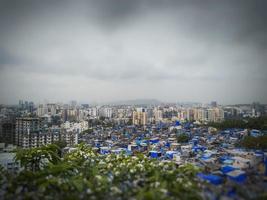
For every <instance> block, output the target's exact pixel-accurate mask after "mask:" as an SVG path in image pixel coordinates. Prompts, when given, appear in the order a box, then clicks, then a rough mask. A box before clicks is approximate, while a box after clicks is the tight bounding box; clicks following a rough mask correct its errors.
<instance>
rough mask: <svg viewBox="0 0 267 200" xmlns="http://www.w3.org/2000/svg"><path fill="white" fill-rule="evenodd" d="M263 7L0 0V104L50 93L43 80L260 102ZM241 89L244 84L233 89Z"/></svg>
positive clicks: (266, 29) (187, 1)
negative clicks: (177, 89)
mask: <svg viewBox="0 0 267 200" xmlns="http://www.w3.org/2000/svg"><path fill="white" fill-rule="evenodd" d="M266 8H267V2H266V1H263V0H255V1H239V0H236V1H232V0H225V1H212V0H205V1H198V0H195V1H194V0H184V1H176V0H165V1H162V0H143V1H142V0H137V1H134V0H133V1H125V0H99V1H85V0H84V1H38V0H37V1H36V0H35V1H15V0H9V1H1V6H0V27H1V29H0V74H2V75H0V83H1V87H0V92H2V93H3V95H1V97H0V102H1V101H2V102H9V101H10V102H15V101H17V100H18V98H25V97H26V96H27V98H31V96H32V98H35V99H43V98H47V99H49V98H52V97H53V95H52V93H53V89H51V88H50V89H49V88H46V87H47V83H53V86H52V87H53V88H55V89H57V90H58V91H62V92H61V93H60V96H61V97H62V98H69V99H73V97H71V95H72V92H71V91H72V90H75V92H76V93H75V95H76V97H77V99H78V100H79V99H82V100H86V98H87V97H88V98H89V96H90V98H92V99H93V100H94V98H95V99H96V100H100V101H101V99H102V98H107V100H113V99H116V98H118V99H119V98H122V99H128V98H134V97H135V98H139V96H135V95H141V96H140V98H141V97H147V98H149V97H150V96H151V97H153V98H159V99H161V98H166V100H168V101H169V100H172V101H176V100H184V99H187V100H190V98H192V99H191V100H194V101H195V100H196V101H197V100H201V101H209V100H210V99H216V96H218V101H220V102H226V103H232V102H229V98H228V97H226V95H228V92H229V94H230V95H231V96H235V97H232V99H233V100H232V101H233V102H234V101H240V102H243V101H246V102H250V101H253V99H254V100H258V101H262V102H267V96H266V94H267V91H266V88H265V83H266V76H267V68H266V62H267V57H266V55H267V49H266V47H267V14H266V12H265V10H266ZM36 77H41V78H39V79H38V78H36ZM14 79H16V81H13V82H12V81H11V80H14ZM26 79H27V81H26ZM31 80H32V82H33V80H35V81H39V83H38V86H39V87H40V91H43V92H44V93H43V94H42V93H40V92H37V91H36V89H34V88H33V86H32V85H33V84H31ZM64 83H65V85H68V87H66V88H65V89H63V87H64ZM69 83H71V85H70V84H69ZM229 84H230V85H231V86H232V88H230V90H229ZM3 85H5V87H4V86H3ZM22 86H23V87H22ZM86 86H88V94H87V96H86V95H85V94H83V91H84V90H85V88H84V87H86ZM181 86H183V87H184V88H181ZM111 87H112V88H111ZM176 87H178V88H179V91H176V90H175V88H176ZM242 87H244V88H251V89H250V90H247V93H244V94H243V93H242V95H239V93H238V91H241V90H244V88H242ZM7 88H9V90H8V89H7ZM24 88H28V91H24ZM79 88H82V89H79ZM166 88H171V89H170V90H167V91H165V90H166ZM252 90H253V91H252ZM11 91H12V92H11ZM111 91H112V92H114V96H112V93H111ZM158 91H161V92H163V91H164V92H163V93H164V95H162V94H161V93H157V92H158ZM168 91H169V92H168ZM174 91H175V92H174ZM192 91H195V94H196V91H203V93H202V94H201V93H199V95H198V96H195V94H192ZM218 91H221V92H223V93H225V95H223V94H218V93H219V92H218ZM226 91H227V92H226ZM89 93H90V94H89ZM105 94H106V95H105ZM117 94H124V95H125V96H123V97H120V96H116V95H117ZM263 94H264V95H263ZM28 96H29V97H28ZM92 96H93V97H92ZM90 98H89V99H90ZM109 98H110V99H109ZM193 98H197V99H193Z"/></svg>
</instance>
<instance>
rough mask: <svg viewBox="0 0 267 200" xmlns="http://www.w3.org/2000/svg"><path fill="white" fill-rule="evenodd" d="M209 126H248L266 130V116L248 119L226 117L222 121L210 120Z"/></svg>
mask: <svg viewBox="0 0 267 200" xmlns="http://www.w3.org/2000/svg"><path fill="white" fill-rule="evenodd" d="M208 125H209V126H212V127H215V128H219V129H227V128H248V129H259V130H267V117H258V118H248V119H228V120H225V121H223V122H220V123H217V122H211V123H209V124H208Z"/></svg>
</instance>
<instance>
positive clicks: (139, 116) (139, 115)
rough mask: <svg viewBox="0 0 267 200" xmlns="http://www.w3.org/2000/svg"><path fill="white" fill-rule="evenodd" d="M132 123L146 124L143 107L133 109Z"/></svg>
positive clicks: (145, 113) (145, 114)
mask: <svg viewBox="0 0 267 200" xmlns="http://www.w3.org/2000/svg"><path fill="white" fill-rule="evenodd" d="M132 117H133V125H146V124H147V112H146V110H145V109H143V108H142V109H140V108H139V109H136V111H133V116H132Z"/></svg>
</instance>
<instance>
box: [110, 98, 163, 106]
mask: <svg viewBox="0 0 267 200" xmlns="http://www.w3.org/2000/svg"><path fill="white" fill-rule="evenodd" d="M161 103H162V102H161V101H159V100H157V99H134V100H123V101H114V102H107V103H105V104H109V105H159V104H161Z"/></svg>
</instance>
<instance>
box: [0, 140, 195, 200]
mask: <svg viewBox="0 0 267 200" xmlns="http://www.w3.org/2000/svg"><path fill="white" fill-rule="evenodd" d="M50 150H51V147H49V148H48V147H47V148H45V147H43V148H42V149H41V148H36V149H33V150H25V151H24V150H23V151H20V153H19V155H18V156H17V159H18V160H20V161H21V162H22V163H23V165H24V166H25V169H24V170H22V171H21V172H20V173H18V174H17V175H12V177H9V178H8V180H7V177H8V176H7V174H5V173H4V174H3V175H2V176H3V177H5V179H3V178H2V179H0V180H6V184H5V188H1V187H2V186H0V189H1V190H2V191H4V196H3V198H5V199H18V198H20V199H130V198H134V199H200V195H199V188H198V186H197V184H196V180H195V174H196V173H197V172H198V169H197V168H196V167H194V166H192V165H184V166H181V167H177V166H176V165H175V164H174V163H172V162H169V163H163V162H159V161H157V160H150V159H149V158H147V157H145V156H144V155H142V154H140V155H137V156H134V157H131V156H126V155H123V154H120V155H113V154H112V155H100V154H98V153H96V152H94V151H93V150H92V149H90V148H88V147H87V146H86V145H85V144H82V145H79V146H78V147H77V150H75V151H73V152H71V153H68V154H66V155H65V156H64V158H62V159H61V160H59V159H57V157H55V160H54V159H49V162H46V163H45V164H42V167H41V166H39V165H37V163H35V158H36V157H37V158H38V159H39V157H40V155H45V157H46V158H49V156H48V155H50V154H51V152H50ZM53 150H54V153H53V154H54V155H57V149H56V148H54V149H53ZM36 151H37V152H38V153H36ZM47 152H50V154H48V153H47ZM41 157H42V156H41ZM32 162H33V163H35V164H34V167H33V168H31V166H32V165H31V164H29V163H32ZM36 165H37V166H36ZM29 166H30V167H29Z"/></svg>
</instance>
